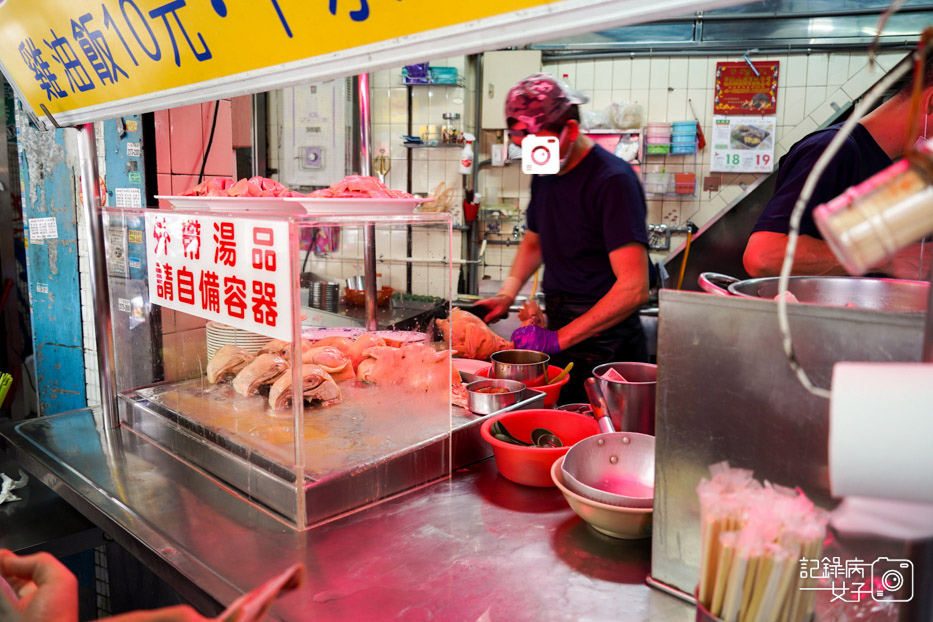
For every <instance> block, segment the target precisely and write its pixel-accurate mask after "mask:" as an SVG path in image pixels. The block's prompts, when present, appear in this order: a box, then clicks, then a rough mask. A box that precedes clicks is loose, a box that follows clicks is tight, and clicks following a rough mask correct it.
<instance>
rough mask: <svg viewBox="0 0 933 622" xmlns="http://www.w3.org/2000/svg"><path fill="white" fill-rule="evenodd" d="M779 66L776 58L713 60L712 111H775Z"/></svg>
mask: <svg viewBox="0 0 933 622" xmlns="http://www.w3.org/2000/svg"><path fill="white" fill-rule="evenodd" d="M752 66H754V69H753V68H752ZM779 66H780V63H779V62H778V61H768V62H761V63H752V64H751V65H749V64H748V63H746V62H738V63H716V93H715V96H714V97H713V114H745V115H747V114H761V115H772V114H776V112H777V84H778V68H779ZM756 74H757V75H756Z"/></svg>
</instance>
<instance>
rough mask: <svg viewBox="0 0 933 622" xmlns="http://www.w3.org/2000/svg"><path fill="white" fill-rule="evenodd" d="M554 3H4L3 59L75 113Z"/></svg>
mask: <svg viewBox="0 0 933 622" xmlns="http://www.w3.org/2000/svg"><path fill="white" fill-rule="evenodd" d="M549 3H550V2H549V1H548V0H472V1H471V2H463V3H438V2H436V0H316V1H311V2H309V1H308V0H252V1H251V2H242V1H241V2H233V1H232V0H200V1H197V2H194V1H192V0H103V1H101V0H96V1H94V2H91V1H84V0H0V50H2V52H0V63H2V66H3V69H4V73H6V74H7V76H8V77H9V78H10V79H11V80H12V82H13V83H14V84H15V85H16V87H17V89H18V91H19V92H20V94H21V96H22V97H23V98H24V99H25V100H26V101H27V102H28V104H29V105H30V107H31V108H32V109H33V110H34V111H35V112H36V113H37V114H42V108H41V106H45V109H47V111H48V112H49V113H51V114H52V115H53V116H55V117H56V118H57V117H59V116H61V118H63V119H71V117H72V116H73V114H72V113H74V112H75V111H80V110H84V109H93V108H94V107H96V106H100V105H102V104H106V103H110V102H117V101H126V102H127V103H128V104H135V105H131V106H130V107H131V108H133V109H136V110H138V109H140V107H141V106H140V105H139V103H138V101H136V100H137V99H138V98H143V97H145V96H147V95H149V94H153V93H158V92H168V93H169V94H170V95H171V93H173V92H175V93H182V92H183V90H184V88H185V87H191V86H192V85H201V84H203V85H204V86H205V87H207V88H214V89H215V90H216V92H217V93H219V94H224V93H226V92H227V91H229V90H231V89H229V88H228V89H223V88H220V84H219V82H223V81H224V80H225V79H229V78H231V77H233V76H236V77H237V78H236V79H234V80H228V84H227V86H229V87H234V89H235V90H238V91H240V92H249V91H256V90H261V88H262V87H263V86H264V84H268V85H269V86H268V87H267V88H274V87H275V86H277V84H276V80H275V79H273V77H272V75H271V74H278V73H281V71H282V70H283V69H287V68H288V66H289V64H292V63H298V62H300V61H302V60H306V59H309V58H320V57H324V59H325V60H326V57H327V55H334V54H336V53H339V52H342V51H346V50H352V49H354V48H360V47H363V46H368V45H370V44H376V43H379V42H386V41H390V42H391V41H398V40H399V39H400V38H405V37H410V36H412V35H416V34H417V33H422V32H425V31H429V30H433V29H438V28H444V27H448V26H453V25H456V24H462V23H466V22H470V21H471V20H480V19H484V18H489V17H492V16H497V15H503V14H506V13H509V12H515V11H521V10H523V9H528V8H533V7H539V6H543V5H547V4H549ZM441 5H442V6H441ZM412 60H417V59H412ZM370 62H372V60H370ZM353 64H354V63H353V62H352V61H348V62H346V63H345V66H346V67H347V68H349V69H352V66H353ZM400 64H404V63H400ZM264 71H265V72H267V75H263V72H264ZM307 73H308V74H309V77H310V78H313V77H315V76H314V72H313V71H312V72H307ZM331 73H333V70H331ZM347 73H350V72H347ZM292 80H293V81H294V77H292ZM218 81H219V82H218ZM250 85H254V87H253V88H250ZM182 99H184V98H183V97H182ZM150 109H151V108H150ZM79 116H81V115H79ZM71 120H73V119H71Z"/></svg>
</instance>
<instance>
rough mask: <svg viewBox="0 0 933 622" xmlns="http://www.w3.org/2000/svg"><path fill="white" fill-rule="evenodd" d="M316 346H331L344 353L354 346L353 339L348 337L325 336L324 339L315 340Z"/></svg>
mask: <svg viewBox="0 0 933 622" xmlns="http://www.w3.org/2000/svg"><path fill="white" fill-rule="evenodd" d="M313 345H314V347H315V348H323V347H324V346H331V347H333V348H337V349H338V350H340V351H341V352H343V353H344V354H346V353H348V352H349V351H350V348H351V347H352V346H353V340H352V339H348V338H347V337H324V338H323V339H318V340H317V341H315V342H314V344H313Z"/></svg>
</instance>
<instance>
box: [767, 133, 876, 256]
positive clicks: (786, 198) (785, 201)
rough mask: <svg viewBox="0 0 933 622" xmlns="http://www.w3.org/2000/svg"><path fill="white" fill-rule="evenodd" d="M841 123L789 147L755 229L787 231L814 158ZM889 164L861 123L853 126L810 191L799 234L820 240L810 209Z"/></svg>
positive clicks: (830, 139)
mask: <svg viewBox="0 0 933 622" xmlns="http://www.w3.org/2000/svg"><path fill="white" fill-rule="evenodd" d="M840 127H842V125H841V124H839V125H833V126H830V127H828V128H826V129H825V130H821V131H818V132H814V133H813V134H810V135H809V136H807V137H806V138H804V139H803V140H801V141H800V142H798V143H796V144H795V145H794V146H793V147H791V148H790V151H788V152H787V155H785V156H784V157H783V158H781V164H780V168H779V169H778V176H777V183H776V185H775V191H774V196H772V197H771V200H770V201H768V204H767V205H765V209H764V211H763V212H762V213H761V216H759V218H758V222H757V223H755V228H754V229H753V232H754V231H773V232H774V233H787V232H788V230H789V228H790V214H791V212H792V211H793V210H794V204H795V203H796V202H797V198H798V197H799V196H800V191H801V190H803V184H804V183H805V182H806V181H807V176H808V175H809V174H810V171H811V170H813V166H814V165H815V164H816V161H817V159H818V158H819V157H820V155H822V153H823V151H825V150H826V147H828V146H829V143H830V141H832V139H833V138H834V137H835V136H836V132H837V131H838V130H839V128H840ZM890 165H891V158H889V157H888V154H886V153H885V152H884V151H883V150H882V149H881V147H879V146H878V143H876V142H875V139H874V138H872V136H871V134H869V133H868V130H866V129H865V128H864V127H863V126H862V125H856V126H855V129H854V130H853V131H852V134H850V135H849V137H848V138H846V140H845V142H844V143H842V146H841V147H840V148H839V151H838V152H837V153H836V155H835V157H834V158H833V159H832V160H830V162H829V164H828V165H827V167H826V169H825V170H824V171H823V175H822V176H821V177H820V180H819V182H817V184H816V187H815V188H814V190H813V196H811V197H810V202H809V203H808V204H807V210H806V211H805V212H804V214H803V218H802V219H801V220H800V233H801V234H804V235H809V236H812V237H814V238H818V239H822V238H823V236H821V235H820V232H819V230H818V229H817V228H816V223H814V222H813V209H814V208H815V207H816V206H817V205H820V204H822V203H826V202H828V201H830V200H832V199H834V198H836V197H837V196H839V195H840V194H842V193H843V191H845V190H846V188H848V187H850V186H855V185H857V184H859V183H861V182H863V181H865V180H866V179H868V178H869V177H871V176H872V175H874V174H875V173H878V172H880V171H882V170H884V169H885V168H887V167H888V166H890Z"/></svg>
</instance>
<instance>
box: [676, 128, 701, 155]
mask: <svg viewBox="0 0 933 622" xmlns="http://www.w3.org/2000/svg"><path fill="white" fill-rule="evenodd" d="M672 130H673V131H672V132H671V138H672V140H671V143H672V144H671V153H696V150H697V122H696V121H695V120H694V121H674V123H673V124H672Z"/></svg>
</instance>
